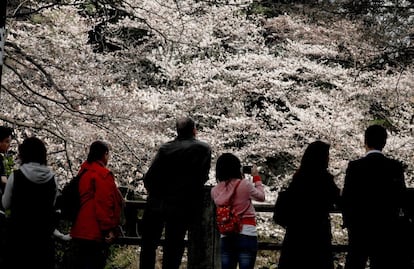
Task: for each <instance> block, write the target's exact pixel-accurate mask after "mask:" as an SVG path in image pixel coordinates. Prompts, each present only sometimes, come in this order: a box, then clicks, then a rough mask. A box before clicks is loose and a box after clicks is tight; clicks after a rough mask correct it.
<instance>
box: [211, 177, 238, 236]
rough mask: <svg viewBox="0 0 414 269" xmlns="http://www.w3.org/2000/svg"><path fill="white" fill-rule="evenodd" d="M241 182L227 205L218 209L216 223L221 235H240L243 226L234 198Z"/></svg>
mask: <svg viewBox="0 0 414 269" xmlns="http://www.w3.org/2000/svg"><path fill="white" fill-rule="evenodd" d="M240 182H241V180H239V181H238V182H237V183H236V187H234V190H233V193H232V194H231V197H230V199H229V203H228V204H227V205H222V206H217V207H216V223H217V228H218V231H219V232H220V234H225V235H227V234H235V233H240V231H241V228H242V225H241V223H240V214H237V213H236V212H235V211H234V209H233V196H234V194H235V193H236V190H237V187H238V186H239V184H240Z"/></svg>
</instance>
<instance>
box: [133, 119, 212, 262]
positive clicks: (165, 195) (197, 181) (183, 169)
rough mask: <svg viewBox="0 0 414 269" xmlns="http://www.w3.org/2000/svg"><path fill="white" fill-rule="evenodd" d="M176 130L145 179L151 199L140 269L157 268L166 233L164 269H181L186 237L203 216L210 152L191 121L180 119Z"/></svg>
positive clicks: (143, 234) (148, 204)
mask: <svg viewBox="0 0 414 269" xmlns="http://www.w3.org/2000/svg"><path fill="white" fill-rule="evenodd" d="M176 127H177V137H176V138H175V139H174V140H172V141H170V142H167V143H165V144H163V145H162V146H161V147H160V149H159V150H158V153H157V155H156V156H155V158H154V160H153V162H152V164H151V166H150V168H149V170H148V171H147V173H146V175H145V176H144V185H145V188H146V189H147V191H148V198H147V207H146V209H145V211H144V216H143V228H142V245H141V254H140V266H139V268H141V269H153V268H154V267H155V253H156V249H157V246H158V244H159V241H160V238H161V235H162V231H163V229H165V233H164V235H165V244H164V247H163V266H162V268H163V269H178V268H179V266H180V264H181V259H182V256H183V253H184V237H185V235H186V233H187V231H188V229H189V227H190V225H191V223H192V221H194V218H195V217H196V216H197V214H198V213H201V204H202V200H201V198H202V197H203V195H202V191H203V186H204V183H205V182H206V181H207V180H208V173H209V170H210V163H211V149H210V146H209V145H207V144H206V143H204V142H201V141H199V140H197V139H196V138H195V136H196V133H197V129H196V126H195V122H194V121H193V120H192V119H190V118H182V119H179V120H177V125H176Z"/></svg>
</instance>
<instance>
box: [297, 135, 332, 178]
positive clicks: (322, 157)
mask: <svg viewBox="0 0 414 269" xmlns="http://www.w3.org/2000/svg"><path fill="white" fill-rule="evenodd" d="M329 148H330V145H329V144H328V143H325V142H322V141H319V140H318V141H315V142H312V143H310V144H309V146H308V147H307V148H306V150H305V153H304V154H303V157H302V160H301V162H300V167H299V169H298V173H302V172H305V173H306V172H311V173H312V172H324V171H326V170H327V168H328V164H329Z"/></svg>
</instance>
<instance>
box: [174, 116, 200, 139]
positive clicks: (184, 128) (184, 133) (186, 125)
mask: <svg viewBox="0 0 414 269" xmlns="http://www.w3.org/2000/svg"><path fill="white" fill-rule="evenodd" d="M195 127H196V125H195V122H194V120H193V119H191V118H181V119H178V120H177V123H176V128H177V135H178V137H180V138H188V137H192V136H193V135H194V133H193V130H194V128H195Z"/></svg>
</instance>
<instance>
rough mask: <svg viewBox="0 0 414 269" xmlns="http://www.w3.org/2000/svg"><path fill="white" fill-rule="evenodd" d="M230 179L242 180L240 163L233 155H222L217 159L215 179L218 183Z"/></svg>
mask: <svg viewBox="0 0 414 269" xmlns="http://www.w3.org/2000/svg"><path fill="white" fill-rule="evenodd" d="M232 178H242V173H241V162H240V160H239V158H237V157H236V156H235V155H233V154H231V153H223V154H222V155H221V156H220V157H218V159H217V163H216V179H217V180H218V181H227V180H229V179H232Z"/></svg>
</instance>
